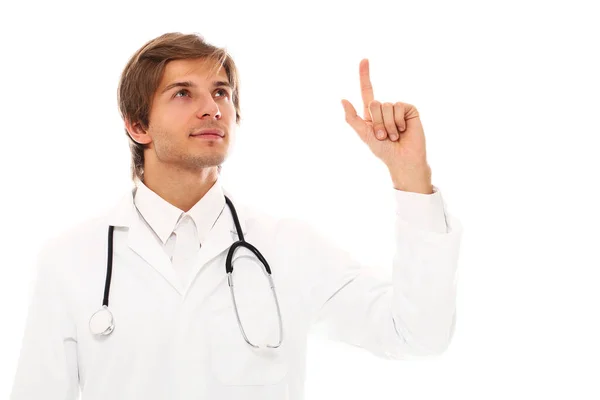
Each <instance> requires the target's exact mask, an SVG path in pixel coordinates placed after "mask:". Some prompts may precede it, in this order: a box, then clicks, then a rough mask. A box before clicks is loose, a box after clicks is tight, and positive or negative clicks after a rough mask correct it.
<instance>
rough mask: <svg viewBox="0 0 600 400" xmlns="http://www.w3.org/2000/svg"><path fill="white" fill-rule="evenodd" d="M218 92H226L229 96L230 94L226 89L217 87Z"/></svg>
mask: <svg viewBox="0 0 600 400" xmlns="http://www.w3.org/2000/svg"><path fill="white" fill-rule="evenodd" d="M217 92H223V93H225V94H226V95H227V96H229V92H228V91H227V90H225V89H217Z"/></svg>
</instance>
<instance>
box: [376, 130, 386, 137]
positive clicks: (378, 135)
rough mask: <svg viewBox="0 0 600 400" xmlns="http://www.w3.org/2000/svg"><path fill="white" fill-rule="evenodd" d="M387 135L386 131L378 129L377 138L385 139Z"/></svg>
mask: <svg viewBox="0 0 600 400" xmlns="http://www.w3.org/2000/svg"><path fill="white" fill-rule="evenodd" d="M384 137H385V132H384V131H382V130H379V131H377V139H383V138H384Z"/></svg>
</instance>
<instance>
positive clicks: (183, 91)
mask: <svg viewBox="0 0 600 400" xmlns="http://www.w3.org/2000/svg"><path fill="white" fill-rule="evenodd" d="M179 93H187V94H189V93H190V91H189V90H187V89H181V90H180V91H178V92H177V93H175V96H174V97H177V95H178V94H179Z"/></svg>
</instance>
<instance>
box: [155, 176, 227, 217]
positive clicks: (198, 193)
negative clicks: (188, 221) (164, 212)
mask: <svg viewBox="0 0 600 400" xmlns="http://www.w3.org/2000/svg"><path fill="white" fill-rule="evenodd" d="M146 168H147V166H146V167H145V169H144V185H146V186H147V187H148V188H149V189H150V190H152V191H153V192H154V193H156V194H158V195H159V196H160V197H161V198H163V199H164V200H166V201H168V202H169V203H171V204H172V205H174V206H175V207H177V208H179V209H180V210H182V211H185V212H188V211H189V210H190V209H191V208H192V207H193V206H194V204H196V203H197V202H198V201H200V199H201V198H202V197H204V195H205V194H206V193H207V192H208V191H209V190H210V189H211V188H212V187H213V185H214V184H215V182H216V181H217V178H218V171H217V167H216V166H215V167H207V168H202V169H200V170H196V171H189V170H181V169H177V170H172V169H169V168H164V166H162V167H161V168H156V169H154V168H149V169H146Z"/></svg>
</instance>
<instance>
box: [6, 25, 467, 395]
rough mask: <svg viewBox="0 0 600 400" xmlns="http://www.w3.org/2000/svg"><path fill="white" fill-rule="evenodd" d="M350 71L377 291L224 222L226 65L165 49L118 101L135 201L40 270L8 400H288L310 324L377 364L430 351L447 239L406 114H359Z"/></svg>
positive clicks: (367, 92)
mask: <svg viewBox="0 0 600 400" xmlns="http://www.w3.org/2000/svg"><path fill="white" fill-rule="evenodd" d="M359 71H360V86H361V91H362V98H363V102H364V115H363V117H362V118H361V117H360V116H358V115H357V113H356V111H355V109H354V107H353V106H352V105H351V104H350V103H349V102H348V101H346V100H343V101H342V105H343V107H344V109H345V112H346V120H347V122H348V123H349V125H350V126H351V127H352V128H353V129H354V130H355V131H356V133H357V134H358V135H359V136H360V138H361V139H362V140H363V141H364V142H365V144H366V145H367V146H368V147H369V149H370V150H371V151H372V152H373V154H374V155H375V156H376V157H378V158H379V159H381V160H382V162H384V163H385V165H386V166H387V167H388V170H389V173H390V177H391V181H392V184H393V190H394V196H395V197H396V202H397V211H396V225H395V227H396V253H395V257H394V262H393V266H392V268H393V279H392V282H385V281H381V280H380V278H377V277H376V276H375V274H372V273H371V272H370V269H369V268H368V266H363V265H360V264H359V263H357V262H356V261H355V260H353V259H352V258H351V257H350V256H349V254H348V252H346V251H344V250H342V249H339V248H337V247H335V246H334V245H333V244H332V243H331V242H329V241H328V240H326V239H325V238H323V237H321V236H320V235H319V234H318V233H317V232H316V231H315V230H314V229H312V228H311V227H310V226H307V225H306V224H304V223H302V222H300V221H297V220H294V219H281V220H278V219H276V218H272V217H270V216H268V215H264V214H262V213H258V212H256V211H253V210H250V209H248V208H245V207H243V206H241V205H239V204H238V205H237V206H238V207H235V208H234V207H233V204H236V202H235V198H234V197H232V196H231V194H230V193H229V192H228V191H226V190H225V189H224V188H222V187H221V185H220V181H219V170H220V167H221V164H222V163H223V162H224V161H225V159H226V158H227V155H228V151H229V149H230V147H231V145H232V142H233V140H234V137H235V128H236V126H237V125H239V122H240V119H241V113H240V99H239V82H238V75H237V70H236V67H235V64H234V62H233V60H232V59H231V58H230V57H229V56H228V54H227V53H226V52H225V51H224V50H222V49H218V48H215V47H213V46H211V45H209V44H207V43H206V42H204V41H203V39H202V38H201V37H199V36H197V35H183V34H180V33H169V34H165V35H162V36H160V37H158V38H156V39H154V40H152V41H150V42H148V43H146V44H145V45H144V46H143V47H142V48H140V49H139V50H138V51H137V52H136V53H135V54H134V55H133V56H132V58H131V59H130V60H129V63H128V64H127V65H126V67H125V69H124V71H123V74H122V76H121V81H120V84H119V90H118V97H119V107H120V110H121V113H122V117H123V119H124V123H125V128H126V129H125V132H126V134H127V135H128V137H129V138H130V147H131V152H132V178H133V180H134V182H135V183H136V185H135V187H134V188H133V190H132V191H131V192H130V193H127V195H126V196H125V197H124V199H123V202H122V203H119V204H118V205H117V206H116V207H115V208H114V209H113V210H112V211H111V212H110V213H109V214H108V215H106V216H102V217H99V218H95V219H93V220H90V221H87V222H86V223H84V224H82V225H80V226H78V227H76V228H74V229H72V230H71V231H69V232H66V233H64V234H63V235H61V236H59V237H58V238H57V239H56V240H54V241H52V242H49V243H48V244H47V245H46V246H45V247H44V249H43V250H42V252H41V253H40V255H39V266H38V275H37V283H36V288H35V293H34V297H33V300H32V303H31V305H30V308H29V315H28V319H27V324H26V329H25V335H24V338H23V345H22V350H21V355H20V360H19V365H18V369H17V374H16V378H15V383H14V387H13V391H12V397H11V398H12V399H15V400H16V399H39V398H44V399H63V400H64V399H75V398H76V397H77V395H78V393H79V392H80V391H81V393H82V394H83V398H84V399H85V400H95V399H107V398H110V399H128V400H131V399H144V400H154V399H192V398H194V399H198V398H209V399H293V400H298V399H302V398H303V393H304V392H303V384H304V376H305V371H304V367H305V354H306V352H305V351H306V339H307V335H308V332H309V330H310V329H311V328H312V327H313V326H315V325H317V326H318V327H319V328H320V329H321V330H322V331H323V332H324V333H325V334H327V335H328V337H330V338H331V339H334V340H340V341H343V342H346V343H349V344H352V345H356V346H361V347H363V348H365V349H366V350H368V351H370V352H372V353H373V354H374V355H377V356H379V357H385V358H392V359H404V358H409V357H412V356H431V355H437V354H441V353H442V352H444V351H445V350H446V349H447V347H448V345H449V343H450V341H451V338H452V336H453V333H454V324H455V303H456V267H457V260H458V250H459V246H460V237H461V228H460V225H459V222H458V221H457V220H455V219H454V218H452V217H451V216H449V215H447V214H446V213H445V210H444V204H443V202H442V199H441V195H440V192H439V191H438V190H437V188H435V187H434V186H432V184H431V170H430V168H429V166H428V163H427V160H426V152H425V137H424V133H423V128H422V126H421V123H420V120H419V114H418V112H417V110H416V108H415V107H414V106H412V105H410V104H407V103H401V102H397V103H394V104H392V103H384V104H381V103H380V102H378V101H375V100H374V96H373V89H372V87H371V84H370V78H369V65H368V61H367V60H363V61H361V63H360V67H359ZM226 198H227V199H226ZM231 198H233V199H234V201H233V203H231V204H230V202H228V200H230V199H231ZM234 210H235V211H237V213H236V212H234ZM109 227H110V228H109ZM107 232H108V241H107V239H106V233H107ZM113 235H114V236H113ZM242 241H247V242H248V243H251V244H252V245H253V246H254V247H253V248H256V249H258V252H260V257H259V256H258V252H257V251H254V250H252V251H250V250H251V249H250V247H245V246H241V247H239V248H237V249H236V248H235V247H236V246H238V245H239V243H242ZM244 243H245V242H244ZM107 250H108V253H107ZM234 250H235V251H234ZM107 254H108V255H107ZM230 256H231V257H232V259H229V257H230ZM262 257H264V262H263V261H262V260H261V258H262ZM228 259H229V261H232V263H230V262H229V261H228ZM267 262H268V266H269V267H270V268H271V269H272V275H271V277H272V280H273V285H272V286H273V288H272V287H271V285H270V284H267V282H269V281H268V280H267V279H265V274H263V273H262V269H263V268H264V270H265V271H266V270H267V267H266V265H267V264H266V263H267ZM230 264H233V265H234V267H235V270H234V272H235V273H234V274H233V275H228V274H226V266H228V267H229V265H230ZM257 265H260V267H259V268H256V266H257ZM230 279H232V280H230ZM228 283H229V284H228ZM230 285H231V286H230ZM103 290H104V292H103ZM103 293H104V300H103V303H100V300H101V299H102V294H103ZM109 299H110V304H109V303H108V300H109ZM101 304H102V305H103V306H105V307H101V308H100V306H101ZM99 308H100V309H99ZM90 317H91V318H90ZM259 343H260V344H261V345H262V346H261V347H260V348H257V346H258V345H259ZM264 344H269V345H270V346H271V347H266V346H264Z"/></svg>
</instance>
